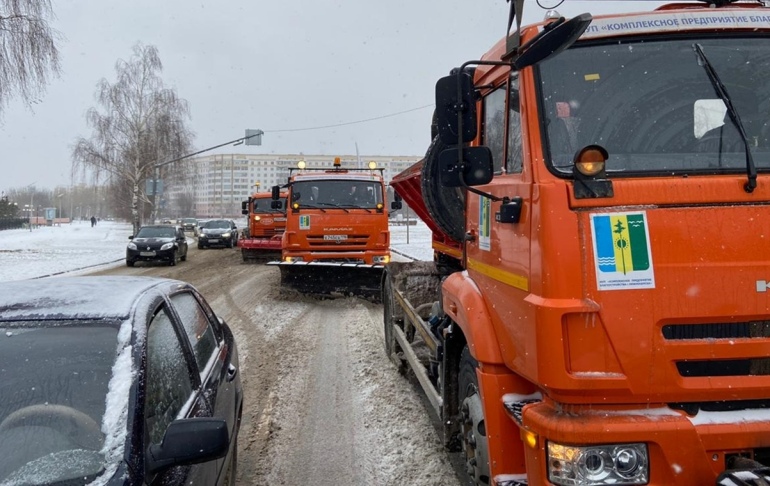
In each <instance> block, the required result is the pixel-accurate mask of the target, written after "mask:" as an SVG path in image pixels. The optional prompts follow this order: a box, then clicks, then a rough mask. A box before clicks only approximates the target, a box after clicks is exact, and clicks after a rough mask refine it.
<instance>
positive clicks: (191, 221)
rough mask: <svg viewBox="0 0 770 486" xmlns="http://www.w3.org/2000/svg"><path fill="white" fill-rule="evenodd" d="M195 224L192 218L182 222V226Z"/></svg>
mask: <svg viewBox="0 0 770 486" xmlns="http://www.w3.org/2000/svg"><path fill="white" fill-rule="evenodd" d="M197 222H198V221H196V220H195V219H192V218H185V219H183V220H182V224H195V223H197Z"/></svg>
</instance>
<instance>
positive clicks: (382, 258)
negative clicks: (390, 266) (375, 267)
mask: <svg viewBox="0 0 770 486" xmlns="http://www.w3.org/2000/svg"><path fill="white" fill-rule="evenodd" d="M372 261H373V262H374V263H388V262H390V256H388V255H382V256H375V257H373V258H372Z"/></svg>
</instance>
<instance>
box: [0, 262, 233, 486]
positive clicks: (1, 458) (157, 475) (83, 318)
mask: <svg viewBox="0 0 770 486" xmlns="http://www.w3.org/2000/svg"><path fill="white" fill-rule="evenodd" d="M238 367H239V364H238V352H237V349H236V344H235V341H234V340H233V335H232V333H231V332H230V329H229V328H228V326H227V325H226V324H225V323H224V322H223V321H222V320H221V319H219V318H217V316H216V315H215V314H214V312H213V311H212V310H211V308H210V307H209V305H208V304H207V303H206V301H205V300H204V299H203V297H202V296H201V295H200V294H199V293H198V292H197V291H196V290H195V288H193V287H192V286H190V285H189V284H187V283H184V282H180V281H176V280H167V279H155V278H145V277H69V278H47V279H41V280H26V281H12V282H0V484H3V485H6V484H7V485H26V486H36V485H54V486H56V485H59V486H64V485H67V486H71V485H86V484H96V485H156V484H158V485H160V484H164V485H182V484H201V485H226V484H227V485H233V484H234V483H235V474H236V468H237V438H238V430H239V427H240V420H241V411H242V403H243V389H242V387H241V381H240V376H239V374H238V369H239V368H238Z"/></svg>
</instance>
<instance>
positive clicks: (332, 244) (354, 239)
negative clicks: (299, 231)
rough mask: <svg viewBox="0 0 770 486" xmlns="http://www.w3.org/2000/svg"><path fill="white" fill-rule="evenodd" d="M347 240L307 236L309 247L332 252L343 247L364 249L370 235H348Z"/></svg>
mask: <svg viewBox="0 0 770 486" xmlns="http://www.w3.org/2000/svg"><path fill="white" fill-rule="evenodd" d="M346 236H347V239H345V240H325V239H324V235H307V243H308V245H309V246H310V247H311V248H312V249H314V250H316V249H322V248H328V249H330V250H334V249H335V248H339V247H341V246H344V247H348V248H350V247H360V248H364V247H366V245H367V243H368V240H369V235H346Z"/></svg>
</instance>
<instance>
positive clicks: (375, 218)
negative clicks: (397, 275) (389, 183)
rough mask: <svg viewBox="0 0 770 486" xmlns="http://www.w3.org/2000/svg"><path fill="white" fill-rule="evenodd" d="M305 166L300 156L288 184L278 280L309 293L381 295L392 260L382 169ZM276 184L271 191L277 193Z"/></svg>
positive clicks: (337, 161) (336, 159)
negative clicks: (382, 281)
mask: <svg viewBox="0 0 770 486" xmlns="http://www.w3.org/2000/svg"><path fill="white" fill-rule="evenodd" d="M373 164H374V163H373V162H370V167H369V168H366V169H357V168H344V167H342V164H341V161H340V159H339V157H337V158H335V162H334V167H333V168H331V169H329V168H309V167H306V165H305V162H304V161H300V162H299V164H298V168H296V169H291V170H290V174H289V181H288V184H287V186H286V191H287V194H288V205H289V207H288V209H287V213H286V232H285V233H284V235H283V241H282V252H281V260H282V261H281V262H280V263H278V265H280V268H281V276H282V285H284V286H287V287H293V288H295V289H297V290H300V291H302V292H307V293H329V292H332V293H336V292H339V293H342V294H349V293H354V294H357V295H361V296H367V295H368V294H369V293H373V294H374V295H376V296H379V282H380V279H381V276H382V270H383V268H384V265H385V264H387V263H388V262H389V261H390V231H389V229H388V213H387V210H386V209H385V185H384V182H383V177H382V172H383V169H377V168H376V167H375V166H374V165H373ZM277 190H278V188H277V186H276V187H274V188H273V194H276V193H277Z"/></svg>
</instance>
